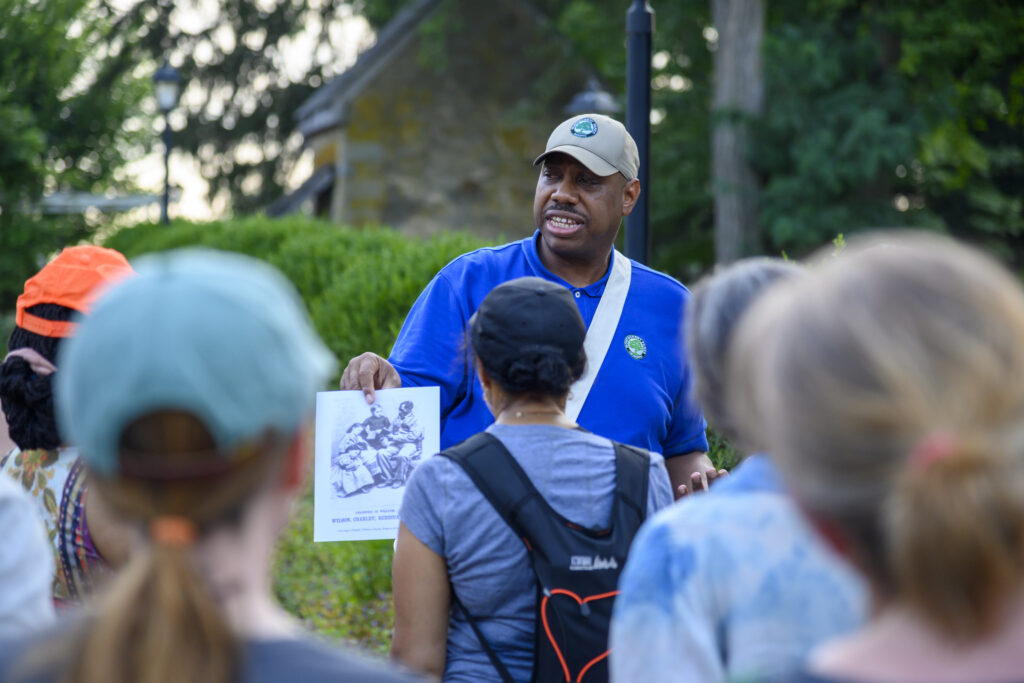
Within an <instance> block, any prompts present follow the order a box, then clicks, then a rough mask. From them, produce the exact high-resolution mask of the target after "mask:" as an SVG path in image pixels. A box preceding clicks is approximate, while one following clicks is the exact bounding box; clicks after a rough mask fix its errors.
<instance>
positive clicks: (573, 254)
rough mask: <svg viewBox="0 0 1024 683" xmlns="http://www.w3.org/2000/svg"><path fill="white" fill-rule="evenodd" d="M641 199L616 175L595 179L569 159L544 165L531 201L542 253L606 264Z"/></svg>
mask: <svg viewBox="0 0 1024 683" xmlns="http://www.w3.org/2000/svg"><path fill="white" fill-rule="evenodd" d="M639 194H640V184H639V183H638V182H637V181H635V180H633V181H629V182H628V183H627V181H626V179H625V178H624V177H623V176H622V174H620V173H615V174H613V175H610V176H599V175H597V174H595V173H593V172H592V171H591V170H590V169H588V168H587V167H586V166H584V165H583V164H581V163H580V162H578V161H577V160H576V159H574V158H572V157H571V156H569V155H567V154H561V153H556V154H552V155H551V156H549V157H547V158H546V159H544V161H543V165H542V166H541V169H540V177H539V178H538V179H537V191H536V194H534V197H533V218H534V222H535V223H536V225H537V228H538V229H539V230H540V234H541V241H542V243H543V244H542V245H541V248H542V249H546V250H548V251H550V252H551V253H553V254H554V255H556V256H558V257H559V258H561V259H564V260H567V261H596V260H599V259H607V258H608V254H609V252H610V251H611V248H612V244H613V243H614V242H615V235H616V234H617V233H618V231H619V224H620V223H621V222H622V217H623V216H625V215H628V214H629V213H630V212H631V211H632V210H633V206H634V204H635V203H636V198H637V196H639Z"/></svg>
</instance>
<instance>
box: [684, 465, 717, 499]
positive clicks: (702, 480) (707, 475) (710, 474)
mask: <svg viewBox="0 0 1024 683" xmlns="http://www.w3.org/2000/svg"><path fill="white" fill-rule="evenodd" d="M728 475H729V471H728V470H716V469H715V468H714V467H709V468H707V469H706V470H704V474H703V475H702V474H701V473H700V472H694V473H693V474H691V475H690V483H689V484H688V485H687V484H680V485H679V486H678V487H677V488H676V499H677V500H678V499H679V498H682V497H683V496H687V495H689V494H690V493H696V492H697V491H705V490H707V489H708V487H710V486H711V482H713V481H714V480H715V479H718V478H720V477H726V476H728Z"/></svg>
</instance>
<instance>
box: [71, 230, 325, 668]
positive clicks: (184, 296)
mask: <svg viewBox="0 0 1024 683" xmlns="http://www.w3.org/2000/svg"><path fill="white" fill-rule="evenodd" d="M137 266H138V268H137V270H138V276H137V277H135V278H132V279H130V280H127V281H125V282H123V283H120V284H119V285H117V286H115V287H114V288H112V289H111V290H110V291H109V292H108V293H107V294H106V295H105V296H104V297H103V298H102V299H101V300H100V301H99V302H98V304H97V305H96V307H95V308H94V309H93V311H92V314H91V315H90V316H89V318H87V319H86V320H84V321H83V322H82V323H81V324H80V327H79V329H78V332H77V334H76V335H75V336H74V337H73V338H72V339H70V340H69V341H68V342H67V343H66V344H65V346H64V347H63V348H62V350H61V353H60V357H59V359H58V362H59V365H60V367H61V372H60V373H59V374H58V375H57V383H56V387H55V389H56V391H55V396H56V406H57V416H58V422H59V424H60V426H61V429H62V430H63V432H64V433H65V434H66V435H67V437H68V439H69V440H70V441H71V442H73V443H75V444H76V445H77V446H78V447H79V449H80V451H81V454H82V458H83V459H84V460H85V461H86V464H87V467H88V469H89V476H90V477H92V479H91V482H92V484H91V485H92V487H93V490H95V491H96V492H97V493H99V494H100V495H102V497H103V498H104V500H105V501H106V502H107V503H108V504H109V505H110V506H111V507H112V508H113V509H114V511H115V512H116V514H117V515H119V516H120V517H122V518H124V519H126V520H130V521H133V522H135V523H136V524H137V526H138V528H139V530H140V532H141V536H142V537H144V539H145V540H144V543H143V544H142V547H141V548H140V550H139V552H137V553H135V554H134V555H133V558H132V561H131V563H130V564H129V565H128V566H127V567H126V568H125V569H124V570H123V571H122V573H120V574H119V575H118V576H117V579H116V580H115V582H114V583H113V585H112V586H110V590H109V592H108V593H107V594H106V595H105V598H104V600H103V601H102V602H101V603H100V605H99V609H98V610H97V612H96V614H95V615H94V616H93V617H92V619H90V620H89V623H88V625H87V626H86V627H85V628H83V635H82V636H81V638H79V639H78V640H77V641H76V647H75V648H74V649H73V653H72V654H71V655H70V657H71V659H70V660H69V662H68V664H67V666H68V671H69V672H71V679H72V680H78V681H100V680H103V681H131V680H157V678H159V677H157V678H152V677H151V676H149V674H150V673H151V672H152V671H154V670H160V669H162V668H165V669H166V670H167V671H170V672H173V676H170V675H169V677H168V678H166V679H164V678H160V680H171V679H175V680H231V678H232V676H233V675H234V674H235V673H237V667H238V648H237V646H236V643H237V642H238V641H239V640H240V638H239V637H238V636H239V635H243V636H244V635H245V629H246V626H245V624H244V623H239V615H241V614H246V613H260V607H266V606H268V605H272V604H273V601H272V599H271V598H270V596H269V579H266V576H267V574H269V561H270V559H269V555H270V551H271V548H272V547H273V539H274V538H275V537H276V535H277V532H278V531H279V530H280V528H281V526H283V524H284V523H285V521H286V519H287V514H288V505H289V503H290V502H291V500H292V498H293V497H294V495H295V494H296V493H297V492H298V489H299V487H300V484H301V479H302V476H301V475H302V471H303V459H304V449H303V447H302V434H301V432H302V428H303V425H304V423H305V422H306V420H307V418H308V417H309V415H310V412H311V410H312V407H313V402H314V398H315V392H316V391H317V390H318V389H319V388H320V387H321V386H322V384H323V382H324V380H326V379H327V377H328V374H329V373H330V372H331V371H332V369H333V359H332V357H331V356H330V355H329V353H328V352H327V351H326V350H325V348H324V347H323V345H322V344H321V342H320V340H319V339H318V338H317V336H316V334H315V333H314V332H313V330H312V328H311V326H310V323H309V321H308V318H307V317H306V315H305V313H304V310H303V308H302V304H301V302H300V300H299V298H298V296H297V294H296V293H295V291H294V290H293V289H292V287H291V285H290V284H289V283H288V282H287V281H286V280H285V279H284V278H283V277H282V276H281V275H280V274H279V273H277V272H276V271H275V270H273V269H272V268H270V267H269V266H266V265H265V264H262V263H260V262H258V261H255V260H253V259H249V258H247V257H242V256H238V255H230V254H224V253H217V252H209V251H189V250H186V251H180V252H171V253H169V254H165V255H159V256H151V257H148V258H146V259H141V260H139V261H138V262H137ZM243 565H248V568H246V566H243ZM247 577H248V578H247ZM253 577H255V578H253ZM261 577H262V579H261ZM264 579H265V580H264ZM253 584H255V585H253ZM261 591H262V592H261ZM254 593H255V595H256V597H255V598H253V595H254ZM215 596H216V597H215ZM263 601H265V602H266V605H263V604H262V602H263ZM270 609H274V608H273V607H270ZM243 621H244V620H243ZM257 621H258V620H257ZM251 627H252V628H258V626H257V624H256V622H254V623H253V624H252V626H251ZM144 672H148V673H147V674H146V675H143V673H144Z"/></svg>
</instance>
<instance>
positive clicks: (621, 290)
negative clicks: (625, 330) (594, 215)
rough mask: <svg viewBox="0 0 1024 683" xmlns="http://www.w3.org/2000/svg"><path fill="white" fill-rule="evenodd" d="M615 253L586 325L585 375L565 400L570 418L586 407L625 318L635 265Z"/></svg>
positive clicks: (573, 417) (576, 415)
mask: <svg viewBox="0 0 1024 683" xmlns="http://www.w3.org/2000/svg"><path fill="white" fill-rule="evenodd" d="M612 253H613V254H614V258H613V259H612V272H611V273H609V274H608V284H606V285H605V287H604V294H602V295H601V301H600V302H599V303H598V304H597V311H596V312H595V313H594V319H593V320H592V321H591V322H590V327H589V328H587V338H586V339H585V340H584V342H583V350H584V351H586V353H587V367H586V369H585V370H584V371H583V376H582V377H580V378H579V379H578V380H576V382H575V383H573V385H572V387H571V388H570V389H569V400H567V401H566V403H565V414H566V415H567V416H568V417H569V419H570V420H575V419H576V418H577V417H579V414H580V411H581V410H583V404H584V403H585V402H586V400H587V396H588V395H589V394H590V389H591V387H593V386H594V380H595V379H597V373H598V371H599V370H600V369H601V364H602V363H604V357H605V355H606V354H607V353H608V349H609V348H610V347H611V345H612V337H614V336H615V330H616V328H618V326H619V318H621V317H622V307H623V306H624V305H625V303H626V294H627V293H629V281H630V277H631V276H632V273H633V266H632V264H630V262H629V259H628V258H626V257H625V256H623V255H622V254H621V253H619V252H618V251H612Z"/></svg>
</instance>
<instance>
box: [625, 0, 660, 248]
mask: <svg viewBox="0 0 1024 683" xmlns="http://www.w3.org/2000/svg"><path fill="white" fill-rule="evenodd" d="M653 33H654V10H652V9H651V5H650V3H649V2H647V0H634V2H633V4H632V5H631V6H630V8H629V10H627V12H626V129H627V130H628V131H629V134H630V135H632V136H633V139H634V140H636V146H637V150H638V151H639V152H640V173H639V176H640V187H642V188H643V191H642V192H641V193H640V197H639V199H637V202H636V206H634V207H633V212H632V213H631V214H629V215H628V216H626V256H628V257H630V258H631V259H634V260H636V261H639V262H640V263H647V251H648V238H647V209H648V206H649V205H650V204H649V202H650V192H651V184H650V182H649V181H650V169H651V158H650V150H651V35H652V34H653Z"/></svg>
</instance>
